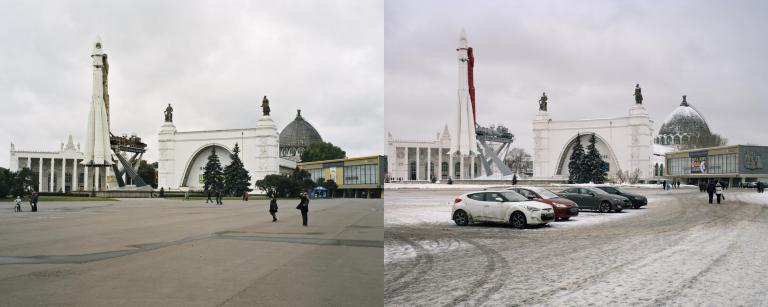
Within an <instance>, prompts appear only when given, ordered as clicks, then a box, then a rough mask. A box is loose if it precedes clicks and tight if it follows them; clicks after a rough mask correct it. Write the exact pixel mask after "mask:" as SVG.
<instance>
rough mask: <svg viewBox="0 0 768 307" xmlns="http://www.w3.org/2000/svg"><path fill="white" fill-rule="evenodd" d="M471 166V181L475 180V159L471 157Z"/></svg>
mask: <svg viewBox="0 0 768 307" xmlns="http://www.w3.org/2000/svg"><path fill="white" fill-rule="evenodd" d="M469 160H470V161H471V162H470V166H469V179H474V178H475V157H474V156H469Z"/></svg>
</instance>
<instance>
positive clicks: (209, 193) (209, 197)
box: [205, 189, 213, 204]
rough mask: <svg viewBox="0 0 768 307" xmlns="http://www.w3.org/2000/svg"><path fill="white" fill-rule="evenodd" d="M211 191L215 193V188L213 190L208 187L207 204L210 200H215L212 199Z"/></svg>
mask: <svg viewBox="0 0 768 307" xmlns="http://www.w3.org/2000/svg"><path fill="white" fill-rule="evenodd" d="M211 193H213V190H211V189H208V199H206V200H205V203H206V204H207V203H208V202H213V200H211Z"/></svg>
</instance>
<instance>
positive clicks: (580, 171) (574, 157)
mask: <svg viewBox="0 0 768 307" xmlns="http://www.w3.org/2000/svg"><path fill="white" fill-rule="evenodd" d="M575 142H576V145H574V146H573V153H571V161H569V162H568V182H572V183H583V182H586V181H584V179H585V177H586V176H584V162H585V161H584V146H583V145H581V135H576V141H575Z"/></svg>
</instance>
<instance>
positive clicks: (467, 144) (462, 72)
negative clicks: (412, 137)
mask: <svg viewBox="0 0 768 307" xmlns="http://www.w3.org/2000/svg"><path fill="white" fill-rule="evenodd" d="M456 51H457V52H458V56H459V57H458V60H459V91H458V103H457V109H458V112H457V113H456V115H457V116H458V117H457V118H456V121H455V122H454V124H453V127H452V128H453V129H452V130H453V131H451V132H452V133H453V135H454V136H455V137H454V138H453V139H451V154H454V155H458V156H460V157H467V156H474V155H475V154H477V139H476V137H475V99H474V98H475V97H474V96H475V93H474V92H475V88H474V80H473V75H472V70H473V69H474V62H475V58H474V55H473V54H472V47H468V44H467V34H466V33H465V32H464V29H462V30H461V36H460V37H459V46H458V48H457V49H456Z"/></svg>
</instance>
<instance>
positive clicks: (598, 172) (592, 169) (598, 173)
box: [582, 134, 608, 183]
mask: <svg viewBox="0 0 768 307" xmlns="http://www.w3.org/2000/svg"><path fill="white" fill-rule="evenodd" d="M596 143H597V137H595V134H592V136H591V137H590V138H589V145H587V154H586V155H585V156H584V164H582V165H583V167H584V169H583V170H582V173H583V174H584V175H585V178H584V181H583V182H590V181H591V182H594V183H603V182H605V177H606V176H607V173H606V172H607V168H608V163H607V162H605V160H603V158H602V157H601V156H600V152H599V151H598V150H597V146H595V144H596Z"/></svg>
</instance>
